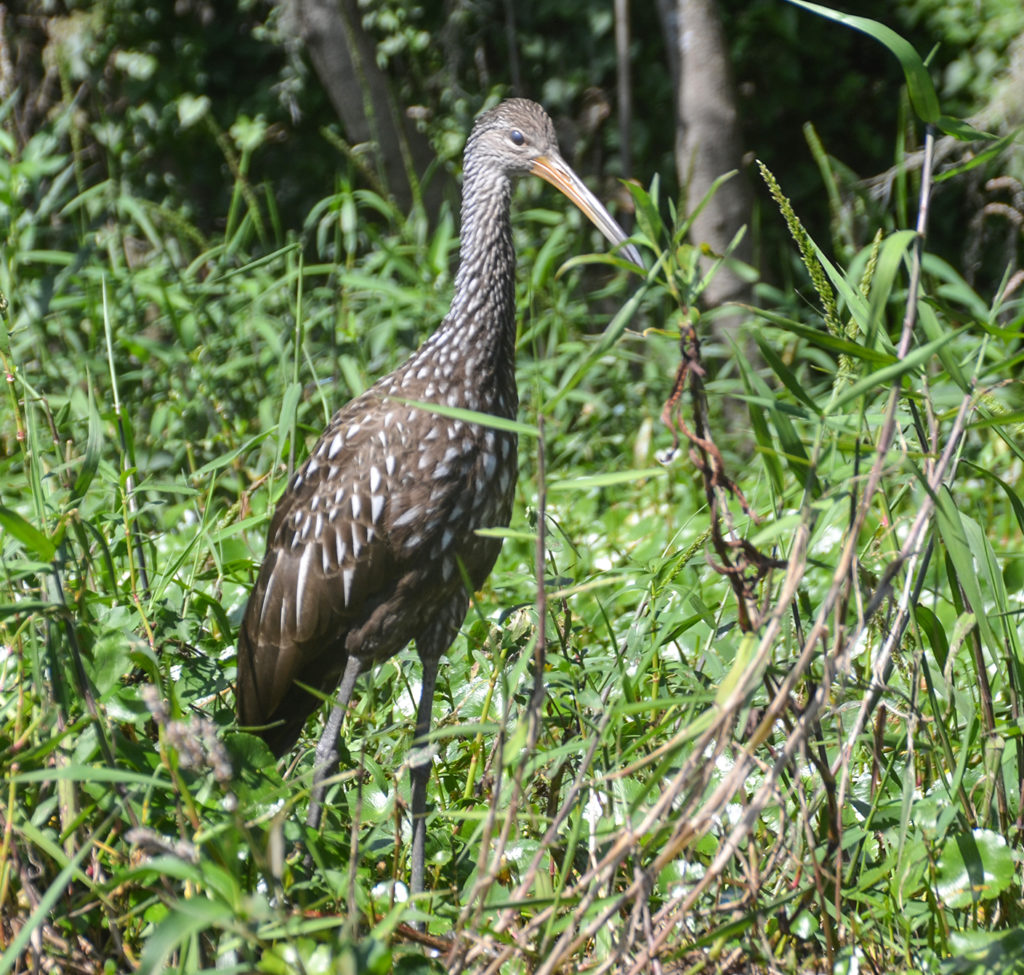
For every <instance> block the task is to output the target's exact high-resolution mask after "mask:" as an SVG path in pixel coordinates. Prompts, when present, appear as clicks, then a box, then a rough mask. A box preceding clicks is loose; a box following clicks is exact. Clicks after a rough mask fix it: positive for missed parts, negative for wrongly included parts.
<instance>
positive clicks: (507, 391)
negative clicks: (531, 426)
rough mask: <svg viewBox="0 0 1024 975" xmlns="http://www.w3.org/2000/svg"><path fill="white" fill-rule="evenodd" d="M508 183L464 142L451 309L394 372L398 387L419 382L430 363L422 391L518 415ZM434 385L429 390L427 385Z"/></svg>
mask: <svg viewBox="0 0 1024 975" xmlns="http://www.w3.org/2000/svg"><path fill="white" fill-rule="evenodd" d="M511 195H512V191H511V182H510V180H509V177H508V176H507V175H506V174H505V173H504V172H502V171H501V170H496V169H494V168H493V167H488V166H487V165H485V164H484V163H482V162H481V161H480V160H479V159H477V158H476V157H475V156H474V152H473V143H472V140H471V141H470V143H469V145H468V146H467V149H466V167H465V171H464V178H463V188H462V200H463V203H462V227H461V234H460V248H459V269H458V272H457V274H456V276H455V294H454V296H453V298H452V304H451V308H450V310H449V312H448V314H447V316H445V319H444V321H443V322H442V323H441V326H440V327H439V328H438V330H437V331H436V332H435V333H434V334H433V335H432V336H431V337H430V338H429V339H428V340H427V341H426V342H425V343H424V345H423V346H422V347H421V348H420V349H419V351H418V352H417V353H416V354H415V355H414V356H413V357H412V359H410V361H409V362H408V363H406V365H405V366H404V367H402V368H401V369H400V370H399V375H398V376H396V379H397V380H398V383H396V386H394V387H392V390H393V391H394V393H396V394H398V392H399V389H405V388H407V387H408V386H409V385H413V386H415V385H416V380H415V378H414V377H418V376H420V374H421V373H422V372H423V370H424V367H425V365H427V364H430V365H431V366H433V367H434V368H433V369H431V370H430V372H431V375H430V377H429V379H430V382H429V384H428V387H425V389H424V393H425V395H423V397H422V398H424V399H427V400H430V401H433V400H439V401H441V402H443V403H444V404H445V405H448V406H461V407H465V408H467V409H472V410H478V411H481V412H486V413H497V414H499V415H501V416H506V417H510V418H511V417H514V416H515V414H516V409H517V406H518V396H517V395H516V387H515V334H516V323H515V272H516V255H515V251H514V249H513V246H512V228H511V223H510V216H509V210H510V203H511ZM428 390H429V391H428Z"/></svg>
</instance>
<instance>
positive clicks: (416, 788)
mask: <svg viewBox="0 0 1024 975" xmlns="http://www.w3.org/2000/svg"><path fill="white" fill-rule="evenodd" d="M422 660H423V689H422V690H421V692H420V705H419V709H418V710H417V711H416V737H415V739H414V740H413V743H412V747H413V758H412V760H411V761H410V762H409V781H410V782H411V784H412V877H411V878H410V879H411V888H412V894H413V896H415V895H416V894H419V893H422V892H423V871H424V857H425V854H426V844H427V782H429V781H430V768H431V765H432V764H433V762H432V759H431V756H430V755H429V753H428V752H427V736H428V735H429V734H430V719H431V713H432V711H433V707H434V685H435V684H436V683H437V665H438V662H439V660H440V657H439V656H437V655H434V654H431V655H428V656H424V657H422ZM421 749H422V750H423V751H422V753H420V754H417V753H418V752H420V750H421Z"/></svg>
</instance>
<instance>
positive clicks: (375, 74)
mask: <svg viewBox="0 0 1024 975" xmlns="http://www.w3.org/2000/svg"><path fill="white" fill-rule="evenodd" d="M287 2H288V3H289V7H290V13H291V17H289V18H286V19H287V20H289V21H290V22H291V27H292V30H293V31H294V33H295V34H296V35H297V36H298V38H299V39H300V40H301V41H302V43H303V44H305V47H306V50H307V51H308V52H309V58H310V61H312V63H313V68H314V69H315V71H316V73H317V76H318V77H319V78H320V82H321V84H322V85H323V86H324V88H325V90H326V91H327V94H328V96H329V97H330V99H331V104H332V105H334V110H335V111H336V112H337V113H338V117H339V118H340V119H341V123H342V125H343V126H344V128H345V136H346V138H347V139H348V141H349V142H350V143H352V144H353V145H358V144H361V143H362V144H367V145H370V146H372V147H373V148H372V156H371V159H372V160H373V164H372V166H371V167H370V168H371V169H372V170H373V171H374V172H375V173H376V176H377V178H378V180H379V181H380V184H381V186H380V189H382V190H383V191H384V192H386V193H389V194H390V195H391V196H393V197H394V198H395V200H396V201H397V202H398V204H399V206H400V207H401V208H402V209H403V210H408V209H410V207H411V206H412V205H413V203H417V202H422V204H423V206H424V207H425V208H426V211H427V214H428V215H429V216H430V218H431V219H434V218H436V217H437V214H438V211H439V209H440V206H441V201H442V199H443V187H442V186H441V181H440V180H437V179H434V180H431V181H429V182H428V183H427V184H426V185H421V183H420V181H421V180H422V179H423V177H424V175H425V174H426V173H427V172H428V170H429V168H430V166H431V165H432V164H433V162H434V153H433V151H432V150H431V148H430V144H429V143H428V142H427V139H426V137H425V136H423V135H422V134H421V133H420V132H419V131H418V130H417V129H416V127H415V126H414V125H413V124H412V123H411V122H410V121H409V119H408V118H406V116H405V114H404V113H403V112H402V111H401V110H400V109H399V107H398V106H397V105H396V104H395V101H394V98H393V97H392V94H391V88H390V85H389V84H388V79H387V78H386V77H385V76H384V74H383V72H382V71H381V70H380V68H378V67H377V61H376V56H375V54H376V52H375V50H374V43H373V39H372V38H370V37H368V36H367V34H366V32H365V31H364V30H363V26H362V22H361V20H360V15H359V8H358V5H357V3H356V0H287Z"/></svg>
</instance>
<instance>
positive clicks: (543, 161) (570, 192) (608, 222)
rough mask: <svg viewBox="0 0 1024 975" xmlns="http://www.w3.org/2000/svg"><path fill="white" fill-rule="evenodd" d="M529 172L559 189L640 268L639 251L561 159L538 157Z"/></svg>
mask: <svg viewBox="0 0 1024 975" xmlns="http://www.w3.org/2000/svg"><path fill="white" fill-rule="evenodd" d="M530 172H531V173H533V174H534V175H535V176H539V177H540V178H541V179H543V180H546V181H547V182H548V183H550V184H551V185H552V186H554V187H557V188H558V189H559V190H561V191H562V192H563V193H564V194H565V195H566V196H567V197H569V199H570V200H572V202H573V203H575V204H576V206H578V207H579V208H580V209H581V210H582V211H583V212H584V213H585V214H586V215H587V217H588V218H589V219H590V222H591V223H593V225H594V226H595V227H597V229H598V230H600V231H601V233H602V234H604V235H605V237H607V238H608V240H609V241H610V242H611V243H612V244H622V245H623V247H622V249H621V253H622V254H624V255H625V256H626V257H628V258H629V259H630V260H631V261H632V262H633V263H634V264H636V265H637V266H638V267H643V266H644V262H643V261H642V260H641V259H640V252H639V251H638V250H637V249H636V248H635V247H634V246H633V245H632V244H627V243H626V240H627V239H628V237H629V234H627V233H626V231H625V230H623V229H622V228H621V227H620V226H619V225H618V224H617V223H616V222H615V220H614V218H613V217H612V215H611V214H610V213H609V212H608V211H607V210H606V209H605V208H604V204H603V203H601V201H600V200H599V199H598V198H597V197H596V196H594V194H593V193H591V192H590V190H588V189H587V187H586V186H585V185H584V183H583V180H581V179H580V178H579V176H577V175H576V174H575V173H574V172H573V171H572V168H571V167H570V166H569V164H568V163H567V162H566V161H565V160H564V159H563V158H562V157H561V156H558V155H555V154H553V153H551V154H548V155H546V156H538V157H537V158H536V159H535V160H534V161H533V166H532V167H531V169H530Z"/></svg>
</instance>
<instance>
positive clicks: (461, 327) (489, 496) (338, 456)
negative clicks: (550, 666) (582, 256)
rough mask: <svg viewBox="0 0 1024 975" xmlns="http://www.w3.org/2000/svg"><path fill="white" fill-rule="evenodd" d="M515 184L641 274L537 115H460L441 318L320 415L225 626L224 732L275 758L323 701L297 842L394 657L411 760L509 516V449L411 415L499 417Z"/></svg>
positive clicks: (316, 815)
mask: <svg viewBox="0 0 1024 975" xmlns="http://www.w3.org/2000/svg"><path fill="white" fill-rule="evenodd" d="M525 173H532V174H534V175H537V176H539V177H541V178H542V179H544V180H546V181H547V182H549V183H551V184H552V185H554V186H555V187H557V188H558V189H559V190H560V191H561V192H562V193H564V194H565V195H566V196H567V197H568V198H569V199H570V200H572V201H573V202H574V203H575V204H576V205H577V206H578V207H579V208H580V209H581V210H582V211H583V213H584V214H585V215H586V216H587V217H588V218H589V219H590V220H591V221H592V222H593V223H594V224H595V225H596V226H597V227H598V229H600V231H601V232H602V233H603V234H604V236H605V237H606V238H607V239H608V240H609V242H610V243H611V244H612V245H622V247H621V252H622V254H624V255H625V256H626V257H627V258H628V259H629V260H630V261H632V262H633V263H635V264H637V265H640V266H642V262H641V259H640V255H639V252H638V251H637V250H636V248H635V247H634V246H633V245H632V244H630V243H628V241H627V237H628V235H627V234H626V232H625V231H624V230H623V229H622V228H621V227H620V226H619V224H618V223H616V222H615V220H614V219H613V218H612V216H611V215H610V214H609V213H608V211H607V210H606V209H605V207H604V206H603V205H602V204H601V203H600V201H599V200H598V199H597V197H596V196H594V194H593V193H591V192H590V190H589V189H587V187H586V186H585V185H584V183H583V182H582V180H581V179H580V178H579V177H578V176H577V175H576V174H575V173H574V172H573V170H572V169H571V167H570V166H569V165H568V163H566V161H565V160H564V158H563V157H562V155H561V153H560V152H559V149H558V141H557V137H556V134H555V128H554V125H553V123H552V121H551V119H550V118H549V117H548V115H547V113H546V112H545V111H544V109H543V108H542V107H541V106H540V105H538V104H537V103H536V102H533V101H529V100H527V99H522V98H513V99H508V100H506V101H503V102H501V103H499V104H498V105H497V106H496V107H494V108H492V109H490V110H488V111H486V112H484V113H482V114H481V115H480V116H478V118H477V120H476V122H475V123H474V125H473V128H472V130H471V133H470V136H469V138H468V140H467V142H466V148H465V153H464V158H463V188H462V209H461V228H460V244H459V250H460V252H459V264H458V270H457V272H456V276H455V286H454V294H453V297H452V302H451V307H450V310H449V311H448V314H447V315H446V316H445V318H444V319H443V321H442V322H441V324H440V326H439V327H438V328H437V329H436V331H434V332H433V334H432V335H431V336H430V337H429V338H428V339H427V340H426V341H425V342H424V343H423V344H422V345H421V346H420V347H419V349H418V350H417V351H415V352H414V353H413V354H412V355H411V356H410V357H409V358H408V359H407V360H406V361H405V362H404V363H403V364H402V365H400V366H399V367H398V368H397V369H396V370H395V371H394V372H392V373H390V374H389V375H386V376H384V377H383V378H382V379H380V380H378V381H377V382H376V383H375V384H374V385H372V386H371V387H370V388H369V389H367V390H366V391H365V392H363V393H362V394H361V395H359V396H357V397H356V398H354V399H352V400H350V401H349V402H348V403H347V404H346V405H345V406H343V407H342V408H341V409H340V410H338V412H337V413H335V414H334V416H333V417H332V419H331V420H330V422H329V423H328V425H327V428H326V429H325V430H324V432H323V434H322V436H321V437H320V439H319V440H318V441H317V443H316V445H315V446H314V447H313V449H312V451H311V452H310V454H309V456H308V458H307V459H306V461H305V462H304V463H303V464H302V465H301V466H300V467H299V468H298V470H297V471H296V472H295V473H294V475H293V476H292V477H291V479H290V481H289V483H288V485H287V487H286V488H285V490H284V492H283V494H282V496H281V498H280V500H279V501H278V503H277V507H276V510H275V512H274V516H273V518H272V519H271V522H270V526H269V530H268V533H267V544H266V554H265V556H264V558H263V561H262V564H261V566H260V569H259V572H258V575H257V579H256V583H255V586H254V587H253V590H252V592H251V594H250V597H249V601H248V603H247V605H246V608H245V611H244V613H243V617H242V622H241V627H240V630H239V635H238V677H237V714H238V722H239V725H240V726H241V727H243V728H252V729H254V730H255V731H256V733H258V734H259V735H261V736H262V738H263V739H264V740H265V741H266V743H267V745H268V746H269V748H270V749H271V751H272V752H273V753H274V754H275V755H276V756H278V757H281V756H283V755H284V754H286V753H287V752H288V751H290V750H291V749H292V747H293V746H294V745H295V743H296V741H297V739H298V737H299V735H300V734H301V732H302V730H303V727H304V725H305V723H306V720H307V718H309V716H310V715H311V714H312V713H313V712H314V711H315V710H316V709H317V708H318V707H319V705H320V703H321V699H322V698H323V697H326V696H328V695H330V694H331V693H332V692H334V690H335V689H336V688H337V697H336V699H335V702H334V706H333V709H332V711H331V714H330V717H329V718H328V721H327V724H326V727H325V729H324V732H323V734H322V735H321V737H320V740H319V743H318V745H317V748H316V752H315V759H314V778H313V788H312V791H311V796H310V803H309V809H308V814H307V824H308V825H310V826H312V827H313V828H317V827H318V826H319V821H320V815H321V804H322V797H323V791H324V779H325V778H326V777H327V776H328V775H329V774H331V772H332V770H333V769H334V768H335V767H336V766H337V762H338V745H339V734H340V730H341V723H342V719H343V717H344V714H345V712H346V710H347V708H348V705H349V702H350V700H351V697H352V693H353V689H354V687H355V684H356V681H357V678H358V677H359V676H360V675H361V674H362V673H363V672H365V671H367V670H369V669H371V668H372V666H373V665H374V664H375V663H378V662H382V661H384V660H386V659H388V658H390V657H392V656H393V655H395V654H396V653H398V652H399V651H400V650H402V649H403V648H404V647H405V646H406V645H407V644H408V643H410V642H412V641H415V644H416V649H417V652H418V655H419V658H420V660H421V662H422V671H423V677H422V690H421V693H420V700H419V705H418V708H417V713H416V723H415V729H414V736H413V747H414V751H415V750H417V749H420V748H421V747H422V746H423V745H425V744H426V743H427V741H428V736H429V733H430V725H431V712H432V708H433V699H434V687H435V684H436V679H437V671H438V664H439V661H440V659H441V657H442V656H443V655H444V653H445V652H446V651H447V650H448V648H449V647H450V646H451V644H452V642H453V641H454V639H455V637H456V635H457V633H458V630H459V628H460V627H461V625H462V623H463V621H464V619H465V616H466V612H467V610H468V608H469V599H470V592H471V591H476V590H477V589H479V588H481V587H482V586H483V584H484V582H485V580H486V579H487V577H488V575H489V574H490V572H491V569H492V568H493V566H494V563H495V561H496V559H497V557H498V553H499V550H500V548H501V539H500V538H497V537H494V536H493V535H486V536H485V535H479V534H477V530H478V529H481V528H500V527H505V526H507V525H508V524H509V521H510V518H511V514H512V507H513V495H514V491H515V483H516V475H517V441H516V435H515V433H513V432H509V431H508V430H507V429H504V428H501V427H496V426H490V425H488V424H487V423H486V422H475V421H474V420H472V419H469V418H466V417H465V414H463V415H462V416H460V417H458V418H455V417H452V416H450V415H445V414H439V413H435V412H433V411H431V409H430V408H429V407H430V405H438V406H440V407H442V408H456V409H459V410H463V411H466V410H468V411H473V412H474V413H476V414H488V415H490V416H494V417H500V418H504V419H514V418H515V416H516V413H517V408H518V393H517V389H516V379H515V337H516V321H515V261H516V255H515V251H514V249H513V243H512V225H511V215H510V210H511V186H512V180H513V178H514V177H516V176H518V175H520V174H525ZM467 583H468V586H467ZM303 685H305V686H303ZM307 688H312V689H313V690H315V691H317V692H319V695H318V694H315V693H311V692H310V690H308V689H307ZM429 775H430V762H429V758H428V759H427V760H426V761H424V760H422V759H421V760H420V761H418V762H417V761H411V762H410V780H411V802H410V806H411V812H412V852H411V857H410V859H411V871H410V872H411V878H410V888H411V892H412V894H413V895H415V894H417V893H421V892H422V891H423V880H424V851H425V843H426V791H427V785H428V780H429Z"/></svg>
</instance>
